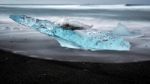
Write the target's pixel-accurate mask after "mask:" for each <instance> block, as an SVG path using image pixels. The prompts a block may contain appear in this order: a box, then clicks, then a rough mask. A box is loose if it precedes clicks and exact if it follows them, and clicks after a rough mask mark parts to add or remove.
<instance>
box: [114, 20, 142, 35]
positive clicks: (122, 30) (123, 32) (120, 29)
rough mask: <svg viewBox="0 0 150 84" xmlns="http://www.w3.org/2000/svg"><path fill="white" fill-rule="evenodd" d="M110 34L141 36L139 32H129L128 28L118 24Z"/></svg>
mask: <svg viewBox="0 0 150 84" xmlns="http://www.w3.org/2000/svg"><path fill="white" fill-rule="evenodd" d="M112 32H113V33H114V34H116V35H119V36H139V35H141V33H140V31H138V30H136V31H135V30H134V31H130V30H129V29H128V27H126V26H125V25H123V24H121V23H118V25H117V27H115V28H114V30H113V31H112Z"/></svg>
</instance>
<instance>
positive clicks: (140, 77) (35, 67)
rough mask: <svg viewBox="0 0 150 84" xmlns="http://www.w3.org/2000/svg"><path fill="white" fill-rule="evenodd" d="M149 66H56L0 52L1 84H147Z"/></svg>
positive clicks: (79, 63)
mask: <svg viewBox="0 0 150 84" xmlns="http://www.w3.org/2000/svg"><path fill="white" fill-rule="evenodd" d="M149 65H150V62H139V63H126V64H103V63H84V62H59V61H52V60H42V59H35V58H30V57H26V56H23V55H17V54H12V53H10V52H8V51H3V50H0V83H1V84H6V83H7V84H61V83H63V84H112V83H113V84H129V83H131V84H148V83H150V80H149V79H150V72H149V71H150V68H149Z"/></svg>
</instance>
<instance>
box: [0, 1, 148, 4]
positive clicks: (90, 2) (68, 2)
mask: <svg viewBox="0 0 150 84" xmlns="http://www.w3.org/2000/svg"><path fill="white" fill-rule="evenodd" d="M0 4H150V0H0Z"/></svg>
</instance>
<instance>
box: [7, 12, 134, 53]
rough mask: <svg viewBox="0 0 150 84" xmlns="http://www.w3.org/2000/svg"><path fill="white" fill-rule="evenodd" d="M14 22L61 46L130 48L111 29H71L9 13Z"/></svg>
mask: <svg viewBox="0 0 150 84" xmlns="http://www.w3.org/2000/svg"><path fill="white" fill-rule="evenodd" d="M10 18H11V19H12V20H14V21H15V22H17V23H19V24H21V25H24V26H28V27H30V28H32V29H35V30H37V31H39V32H41V33H43V34H46V35H49V36H52V37H54V39H56V40H57V41H58V42H59V43H60V45H61V46H62V47H68V48H76V49H84V50H92V51H96V50H119V51H128V50H130V47H131V45H130V43H129V42H128V41H126V40H124V39H123V38H122V37H120V36H118V35H116V34H114V33H113V32H112V31H103V32H102V31H98V30H93V29H88V30H78V31H79V32H78V31H75V30H71V29H65V28H63V27H61V26H60V25H57V24H55V23H54V22H51V21H48V20H40V19H35V18H32V17H28V16H26V15H10Z"/></svg>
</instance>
